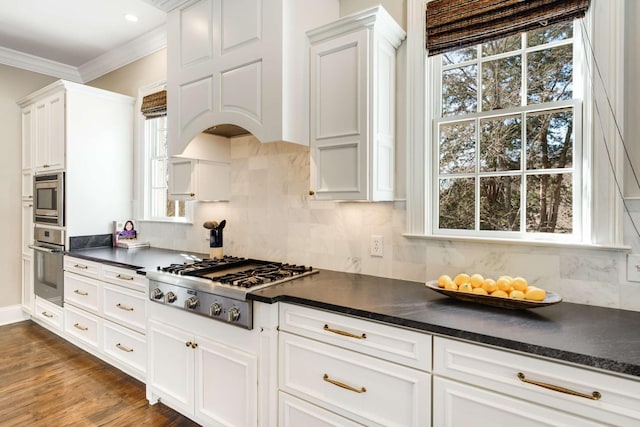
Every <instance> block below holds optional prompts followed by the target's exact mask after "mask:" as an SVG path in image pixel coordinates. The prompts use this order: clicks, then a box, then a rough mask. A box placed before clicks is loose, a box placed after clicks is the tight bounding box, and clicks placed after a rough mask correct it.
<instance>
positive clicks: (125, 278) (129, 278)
mask: <svg viewBox="0 0 640 427" xmlns="http://www.w3.org/2000/svg"><path fill="white" fill-rule="evenodd" d="M116 279H122V280H133V277H131V276H124V275H122V274H118V275H117V276H116Z"/></svg>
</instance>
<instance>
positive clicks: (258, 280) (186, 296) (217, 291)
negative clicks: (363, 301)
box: [147, 256, 317, 329]
mask: <svg viewBox="0 0 640 427" xmlns="http://www.w3.org/2000/svg"><path fill="white" fill-rule="evenodd" d="M191 260H192V261H193V262H191ZM313 273H317V271H314V270H313V268H311V267H305V266H302V265H294V264H286V263H281V262H269V261H260V260H256V259H248V258H239V257H233V256H224V257H221V258H209V259H195V258H191V259H190V261H188V262H185V263H183V264H171V265H169V266H166V267H158V268H157V269H156V271H148V272H147V278H148V279H149V299H150V300H151V301H154V302H156V303H160V304H165V305H168V306H171V307H176V308H179V309H182V310H187V311H190V312H192V313H196V314H200V315H202V316H207V317H210V318H213V319H216V320H220V321H223V322H226V323H229V324H233V325H236V326H241V327H244V328H248V329H251V328H252V316H253V308H252V307H253V305H252V302H251V300H248V299H247V294H248V293H250V292H253V291H255V290H258V289H262V288H264V287H267V286H271V285H275V284H278V283H282V282H285V281H288V280H294V279H296V278H298V277H303V276H308V275H310V274H313Z"/></svg>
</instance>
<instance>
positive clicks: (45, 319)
mask: <svg viewBox="0 0 640 427" xmlns="http://www.w3.org/2000/svg"><path fill="white" fill-rule="evenodd" d="M32 319H33V320H34V321H36V322H37V323H38V324H40V325H42V326H44V327H45V328H47V329H49V330H50V331H52V332H54V333H56V334H58V335H61V334H62V330H63V327H64V325H63V323H62V322H63V319H64V311H63V309H62V307H60V306H58V305H55V304H53V303H51V302H49V301H47V300H46V299H42V298H39V297H37V296H36V297H35V298H34V308H33V316H32Z"/></svg>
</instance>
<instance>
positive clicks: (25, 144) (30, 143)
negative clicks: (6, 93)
mask: <svg viewBox="0 0 640 427" xmlns="http://www.w3.org/2000/svg"><path fill="white" fill-rule="evenodd" d="M33 108H34V107H33V105H30V106H28V107H26V108H23V109H22V200H31V199H33V150H34V143H35V141H34V118H33V116H34V114H33Z"/></svg>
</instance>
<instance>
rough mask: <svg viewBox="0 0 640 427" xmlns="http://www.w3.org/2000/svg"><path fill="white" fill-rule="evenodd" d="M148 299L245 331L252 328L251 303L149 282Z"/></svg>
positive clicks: (172, 285) (154, 281) (157, 282)
mask: <svg viewBox="0 0 640 427" xmlns="http://www.w3.org/2000/svg"><path fill="white" fill-rule="evenodd" d="M149 299H150V300H151V301H153V302H156V303H159V304H164V305H168V306H171V307H175V308H178V309H181V310H187V311H190V312H193V313H196V314H199V315H201V316H207V317H210V318H212V319H216V320H220V321H223V322H225V323H229V324H232V325H235V326H240V327H243V328H246V329H252V328H253V319H252V310H251V301H246V300H244V301H243V300H237V299H233V298H228V297H224V296H221V295H215V294H211V293H208V292H203V291H199V290H196V289H190V288H183V287H181V286H178V285H174V284H169V283H164V282H159V281H156V280H149Z"/></svg>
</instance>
